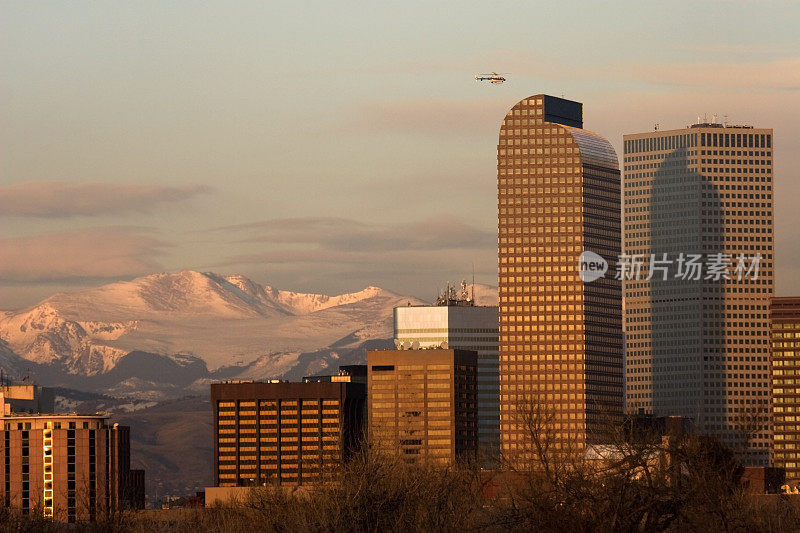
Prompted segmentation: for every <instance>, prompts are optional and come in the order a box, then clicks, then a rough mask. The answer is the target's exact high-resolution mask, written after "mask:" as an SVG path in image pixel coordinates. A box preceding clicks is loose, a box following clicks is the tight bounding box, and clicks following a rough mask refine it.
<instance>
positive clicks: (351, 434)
mask: <svg viewBox="0 0 800 533" xmlns="http://www.w3.org/2000/svg"><path fill="white" fill-rule="evenodd" d="M364 401H365V391H364V384H363V383H351V382H339V383H337V382H327V383H326V382H308V383H289V382H276V383H260V382H252V381H250V382H226V383H215V384H212V385H211V403H212V406H213V409H214V429H215V433H216V436H215V443H214V451H215V460H214V464H215V470H216V472H215V483H216V485H217V487H253V486H259V485H264V484H267V483H270V484H281V485H282V484H289V485H294V484H301V483H304V482H315V481H320V480H321V479H322V478H323V476H324V475H325V474H327V473H330V472H331V470H332V469H334V468H336V467H337V466H339V465H341V463H342V461H343V460H345V459H346V458H347V457H349V456H350V455H351V454H352V453H353V452H354V451H355V450H356V449H357V448H358V447H359V446H360V445H361V442H362V441H363V439H364V424H363V422H364ZM212 492H213V491H212ZM216 492H217V493H218V494H215V495H214V497H208V500H209V501H213V499H214V498H216V497H219V496H220V495H221V494H223V493H224V492H225V491H216ZM231 493H233V492H231ZM222 499H225V498H222Z"/></svg>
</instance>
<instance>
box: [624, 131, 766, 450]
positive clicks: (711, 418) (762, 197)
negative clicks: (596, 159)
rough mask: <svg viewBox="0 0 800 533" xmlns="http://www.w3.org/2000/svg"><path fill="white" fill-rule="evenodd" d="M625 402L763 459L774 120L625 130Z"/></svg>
mask: <svg viewBox="0 0 800 533" xmlns="http://www.w3.org/2000/svg"><path fill="white" fill-rule="evenodd" d="M624 148H625V162H624V164H625V177H624V189H625V193H624V229H625V243H624V251H625V254H626V257H627V258H628V261H629V262H630V263H631V264H630V265H629V268H628V271H627V272H626V279H625V337H626V403H627V409H628V411H629V412H642V413H652V414H654V415H657V416H670V415H680V416H687V417H691V418H693V419H694V420H695V425H696V427H697V429H698V431H699V432H702V433H707V434H714V435H716V436H718V437H720V438H721V439H722V440H723V441H724V442H725V443H726V444H727V445H729V446H730V447H732V448H733V449H734V450H735V451H737V452H739V453H741V454H742V457H743V458H744V459H745V462H746V463H747V464H748V465H753V466H759V465H760V466H767V465H768V464H769V447H770V439H771V428H770V423H769V418H770V416H769V411H770V408H769V402H770V397H769V395H770V390H769V301H770V298H771V297H772V294H773V233H772V218H773V209H772V206H773V199H772V130H771V129H755V128H752V127H749V126H726V125H723V124H714V123H703V124H695V125H692V126H690V127H687V128H685V129H680V130H669V131H652V132H647V133H638V134H632V135H625V137H624Z"/></svg>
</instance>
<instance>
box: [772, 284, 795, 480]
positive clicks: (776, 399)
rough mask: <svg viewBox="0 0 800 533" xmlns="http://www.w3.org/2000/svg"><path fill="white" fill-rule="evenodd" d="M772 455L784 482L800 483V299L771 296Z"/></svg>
mask: <svg viewBox="0 0 800 533" xmlns="http://www.w3.org/2000/svg"><path fill="white" fill-rule="evenodd" d="M770 323H771V326H772V396H773V400H772V401H773V407H772V410H773V428H774V429H773V432H774V445H773V458H774V461H775V466H776V467H778V468H783V469H785V470H786V481H788V482H790V483H791V484H793V485H797V484H798V483H800V298H797V297H794V298H773V299H772V309H771V313H770Z"/></svg>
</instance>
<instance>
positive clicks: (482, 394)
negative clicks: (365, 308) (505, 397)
mask: <svg viewBox="0 0 800 533" xmlns="http://www.w3.org/2000/svg"><path fill="white" fill-rule="evenodd" d="M497 336H498V318H497V307H496V306H480V305H422V306H403V307H397V308H395V310H394V339H395V341H396V342H397V343H401V344H402V343H412V344H413V343H414V342H416V343H418V345H419V347H420V348H433V347H439V346H441V345H442V343H446V345H447V347H448V348H457V349H461V350H472V351H474V352H476V353H477V354H478V454H479V457H480V460H481V463H482V464H483V465H484V466H487V467H489V466H494V465H496V464H497V459H498V458H499V455H500V404H499V400H500V380H499V371H498V348H497V342H498V341H497Z"/></svg>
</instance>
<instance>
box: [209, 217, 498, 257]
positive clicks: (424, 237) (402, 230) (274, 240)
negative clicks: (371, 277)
mask: <svg viewBox="0 0 800 533" xmlns="http://www.w3.org/2000/svg"><path fill="white" fill-rule="evenodd" d="M216 230H217V231H219V230H224V231H245V232H247V233H249V235H248V236H246V237H245V238H244V239H243V241H244V242H263V243H271V244H292V245H311V246H312V247H313V248H317V249H321V250H327V251H339V252H346V253H352V252H371V253H374V252H387V251H406V252H407V251H432V250H454V249H476V248H490V247H494V246H495V245H496V243H497V240H496V235H495V233H494V232H491V231H485V230H481V229H478V228H475V227H472V226H470V225H468V224H466V223H464V222H462V221H460V220H458V219H457V218H455V217H453V216H447V215H441V216H436V217H430V218H426V219H423V220H419V221H412V222H404V223H400V224H383V225H382V224H365V223H363V222H359V221H356V220H352V219H347V218H335V217H296V218H281V219H272V220H265V221H260V222H255V223H251V224H243V225H237V226H226V227H223V228H217V229H216Z"/></svg>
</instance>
